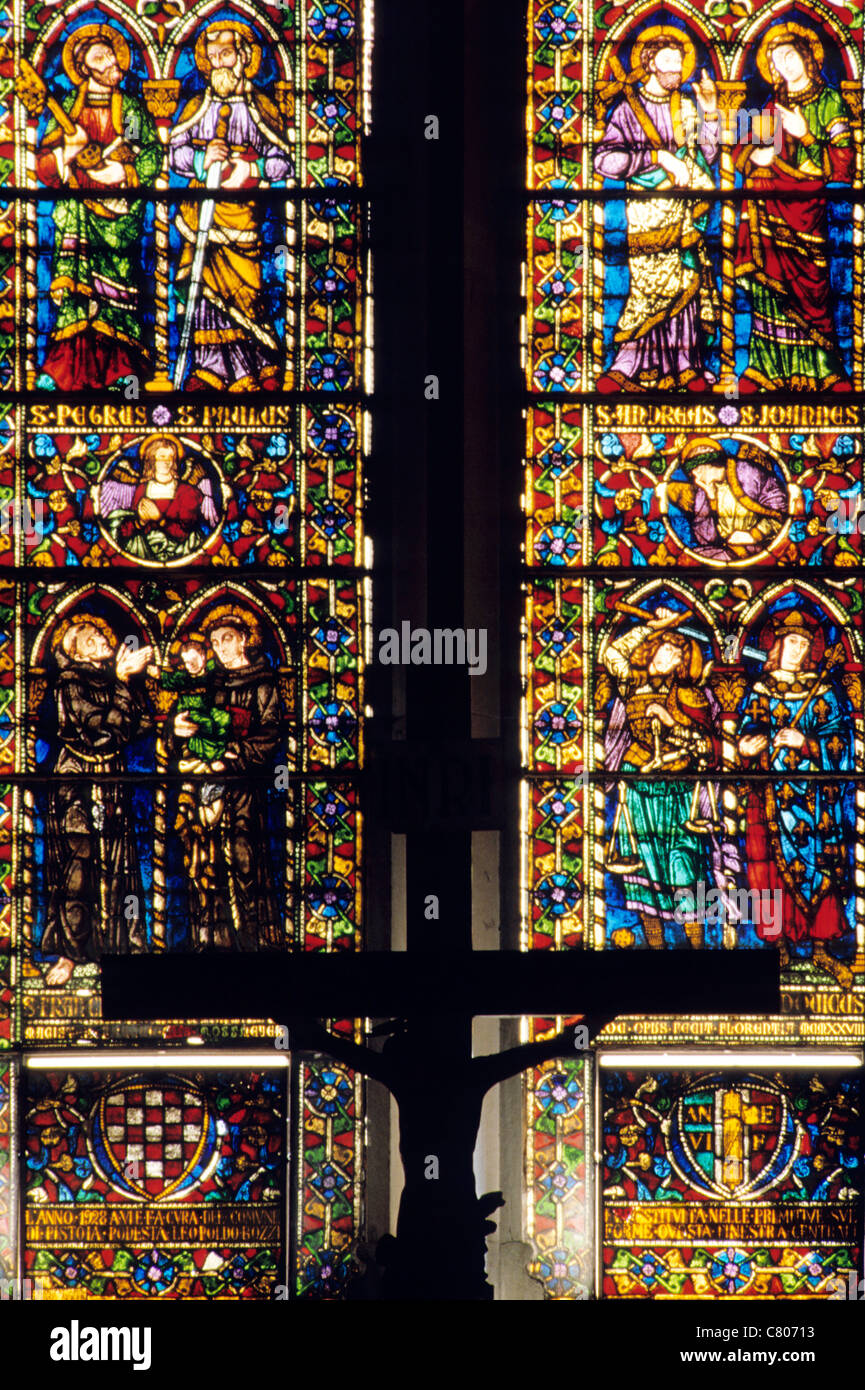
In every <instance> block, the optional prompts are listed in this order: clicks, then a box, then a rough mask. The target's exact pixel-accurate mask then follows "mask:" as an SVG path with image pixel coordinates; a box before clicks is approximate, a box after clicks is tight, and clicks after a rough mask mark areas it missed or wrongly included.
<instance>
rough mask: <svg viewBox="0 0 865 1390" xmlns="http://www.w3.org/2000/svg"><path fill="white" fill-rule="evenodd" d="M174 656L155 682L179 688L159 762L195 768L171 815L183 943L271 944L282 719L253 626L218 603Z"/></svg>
mask: <svg viewBox="0 0 865 1390" xmlns="http://www.w3.org/2000/svg"><path fill="white" fill-rule="evenodd" d="M179 655H180V657H181V659H182V666H183V669H182V670H181V669H179V668H178V670H177V671H176V672H175V673H174V675H173V676H172V675H169V678H168V681H165V679H164V683H166V684H167V685H168V688H171V689H174V690H177V691H178V692H180V693H179V694H178V696H177V700H176V702H175V704H174V706H173V708H172V710H171V711H170V712H169V715H168V718H167V720H166V726H165V731H164V734H163V738H164V740H165V754H166V757H167V759H168V763H169V767H170V768H171V769H172V770H176V771H177V772H179V773H181V774H182V773H188V772H196V773H197V774H199V775H198V776H197V777H196V779H195V781H192V780H190V781H187V782H185V783H184V784H183V785H182V787H181V790H180V793H179V796H178V801H177V814H176V820H175V829H176V831H177V834H178V836H179V838H180V841H181V844H182V846H183V864H184V872H185V877H186V884H187V904H188V914H189V926H190V939H191V943H192V946H193V948H194V949H196V950H204V949H206V948H209V947H216V948H219V949H222V950H263V949H266V948H268V947H276V946H279V945H281V944H282V938H283V929H282V923H281V920H280V917H279V911H278V907H277V904H276V901H275V897H274V893H273V886H272V869H271V867H270V862H269V861H270V855H269V853H268V825H267V790H266V784H267V781H268V778H269V779H270V780H272V771H273V766H274V759H275V754H276V751H277V748H278V747H279V743H280V738H281V735H282V732H283V717H282V707H281V703H280V698H279V690H278V686H277V680H276V676H275V673H274V671H273V668H272V667H271V665H270V663H269V662H268V660H267V658H266V656H265V654H264V651H263V642H262V636H261V632H260V629H259V626H258V623H257V622H256V620H255V619H254V618H253V616H252V615H251V614H250V613H248V612H247V611H246V610H245V609H244V608H242V607H241V606H239V605H237V604H232V603H228V604H222V605H220V606H219V607H218V608H216V609H214V610H213V611H212V612H211V613H210V614H209V615H208V616H207V618H206V619H205V620H204V622H203V624H202V626H201V631H200V633H199V634H193V635H191V637H187V638H186V641H185V646H181V650H180V653H179ZM226 773H227V774H231V775H229V776H225V775H224V774H226ZM208 774H209V775H208ZM243 774H247V776H246V777H244V775H243Z"/></svg>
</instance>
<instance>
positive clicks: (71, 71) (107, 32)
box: [62, 24, 131, 87]
mask: <svg viewBox="0 0 865 1390" xmlns="http://www.w3.org/2000/svg"><path fill="white" fill-rule="evenodd" d="M84 39H98V40H99V41H100V42H101V43H107V44H108V47H109V48H112V49H113V50H114V54H115V57H116V58H117V62H118V64H119V65H120V67H121V68H122V69H123V71H124V72H128V71H129V64H130V61H131V59H130V55H129V44H128V43H127V42H126V40H125V38H124V37H123V35H122V34H120V33H118V31H117V30H116V29H113V28H112V27H111V25H110V24H82V26H81V28H80V29H74V30H73V31H72V33H71V34H70V35H69V38H68V39H67V40H66V42H65V43H64V45H63V55H62V62H63V70H64V72H65V73H66V76H67V77H68V78H69V81H70V82H71V83H72V85H73V87H80V85H81V83H82V82H83V81H84V80H85V79H84V78H83V77H82V76H81V73H80V72H79V71H78V69H77V68H76V66H75V64H74V62H73V61H72V54H73V51H74V50H75V49H76V48H77V47H78V45H79V44H80V43H81V42H82V40H84Z"/></svg>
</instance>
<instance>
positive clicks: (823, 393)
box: [523, 0, 865, 1298]
mask: <svg viewBox="0 0 865 1390" xmlns="http://www.w3.org/2000/svg"><path fill="white" fill-rule="evenodd" d="M528 53H529V58H528V62H529V84H528V90H529V111H528V132H529V152H528V156H529V157H528V192H529V199H528V221H527V286H528V289H527V300H526V327H525V370H526V385H527V389H528V391H529V393H530V400H529V403H528V405H527V408H526V411H525V419H526V426H527V443H526V478H525V487H524V496H525V512H526V535H525V547H524V559H525V563H526V573H525V582H524V592H525V610H524V611H525V618H524V651H525V672H526V681H525V690H524V749H525V758H524V767H525V773H526V782H525V793H524V803H523V807H524V809H523V837H524V861H523V873H524V891H523V905H524V945H525V946H526V948H528V949H549V948H553V949H597V950H600V949H606V950H613V951H638V950H667V949H670V948H673V947H678V948H680V949H686V950H687V949H690V950H700V951H710V950H764V951H765V950H773V951H776V952H777V953H778V956H779V962H780V968H781V1004H782V1013H781V1015H779V1016H778V1017H772V1018H754V1019H729V1018H723V1017H716V1018H712V1017H706V1018H691V1017H686V1016H684V1015H683V1016H676V1017H673V1018H662V1019H653V1018H621V1019H618V1020H617V1021H616V1022H615V1023H614V1024H612V1025H610V1026H609V1027H608V1028H607V1029H605V1030H604V1032H603V1034H602V1035H601V1039H600V1044H599V1045H600V1047H601V1049H602V1052H601V1057H600V1068H594V1070H593V1068H592V1067H590V1066H589V1064H588V1062H585V1061H581V1062H573V1063H567V1064H555V1065H552V1064H551V1065H550V1066H549V1067H547V1068H546V1069H545V1070H544V1071H543V1072H539V1073H538V1074H537V1075H536V1076H535V1077H534V1078H533V1080H532V1083H531V1085H530V1086H529V1093H528V1106H529V1110H528V1123H529V1167H528V1181H529V1185H530V1192H531V1199H530V1222H529V1234H530V1236H531V1238H532V1241H533V1243H534V1248H535V1258H534V1261H533V1264H532V1272H533V1273H534V1274H535V1275H536V1276H537V1277H538V1278H540V1279H541V1280H542V1282H543V1283H544V1286H545V1290H546V1292H547V1295H548V1296H550V1297H554V1298H573V1297H585V1296H587V1295H592V1296H594V1295H597V1296H604V1297H642V1298H652V1297H675V1296H680V1297H700V1298H719V1297H731V1296H733V1297H737V1296H742V1297H752V1296H768V1297H775V1298H785V1297H790V1298H796V1297H818V1298H819V1297H822V1298H826V1297H830V1296H838V1295H837V1293H835V1292H834V1291H835V1288H836V1285H835V1283H833V1280H837V1279H838V1278H840V1277H842V1276H844V1275H845V1271H848V1270H852V1269H856V1268H858V1262H859V1259H860V1253H859V1243H860V1239H861V1231H860V1228H859V1224H858V1222H859V1218H858V1216H857V1215H856V1213H857V1211H858V1205H857V1203H858V1202H859V1200H860V1199H859V1196H858V1195H857V1190H856V1189H857V1183H856V1181H855V1179H854V1178H852V1177H851V1179H850V1181H849V1182H847V1181H846V1177H845V1181H844V1182H842V1184H841V1187H840V1188H838V1189H837V1190H836V1189H835V1188H834V1187H833V1186H832V1184H831V1182H830V1183H829V1184H828V1185H827V1184H826V1183H823V1184H822V1185H821V1184H820V1182H819V1181H817V1175H819V1174H820V1172H821V1171H822V1170H823V1168H824V1166H825V1165H827V1164H831V1163H832V1162H833V1161H834V1159H835V1158H837V1165H836V1168H833V1172H834V1171H836V1170H837V1173H838V1175H841V1174H844V1175H847V1174H854V1173H855V1171H856V1170H857V1168H858V1162H859V1161H858V1159H857V1158H856V1151H855V1142H854V1140H853V1138H852V1134H853V1130H855V1124H854V1120H853V1117H854V1116H855V1114H856V1113H857V1106H858V1104H859V1103H860V1102H859V1099H858V1096H859V1089H860V1088H859V1077H858V1075H857V1073H856V1071H855V1070H854V1071H853V1072H851V1074H850V1075H849V1076H848V1077H847V1079H846V1080H844V1081H843V1083H841V1082H839V1083H837V1084H836V1080H835V1079H834V1078H830V1077H824V1076H823V1075H822V1074H821V1073H820V1066H819V1063H820V1053H819V1047H818V1046H817V1045H818V1044H821V1043H822V1044H824V1045H825V1044H828V1043H834V1044H837V1045H839V1046H841V1045H843V1044H844V1043H845V1041H846V1042H847V1043H851V1044H853V1045H854V1046H858V1047H861V1045H862V1041H863V1033H862V1027H861V1012H862V988H863V921H865V908H863V886H865V875H863V868H862V858H861V856H862V841H863V831H865V790H863V780H862V778H863V770H865V769H863V750H865V739H863V706H862V680H861V672H862V658H863V651H862V600H861V592H860V589H861V585H860V584H859V582H858V574H859V569H860V566H861V555H862V549H861V546H862V541H861V529H860V528H859V526H858V524H857V518H858V515H859V512H860V510H861V493H862V453H863V447H862V406H861V395H860V393H861V391H862V389H863V384H865V383H863V380H862V308H863V306H862V221H863V209H862V165H861V159H862V153H861V152H862V102H861V75H862V24H861V16H860V15H859V14H858V11H855V10H854V9H850V8H845V7H844V6H833V7H832V8H831V10H830V9H829V8H828V7H826V6H825V5H822V4H820V3H819V2H818V3H814V4H811V5H804V4H802V5H800V4H787V3H772V4H760V3H757V4H754V5H748V6H738V5H736V6H728V5H723V4H721V5H716V4H706V5H689V4H671V5H657V4H652V3H647V4H642V5H639V6H636V7H635V6H633V5H631V6H627V7H625V6H622V5H604V6H602V7H598V6H592V5H590V4H582V3H580V0H566V2H565V3H563V4H559V3H555V4H547V3H541V2H540V0H539V3H530V4H529V6H528ZM707 968H710V967H708V957H707ZM553 1022H554V1021H553V1020H535V1021H534V1028H535V1031H536V1032H544V1031H545V1030H547V1029H548V1028H550V1027H551V1026H552V1024H553ZM689 1043H692V1044H700V1045H702V1046H703V1047H707V1048H708V1047H710V1046H711V1045H713V1044H714V1045H716V1046H721V1047H727V1048H729V1047H730V1046H731V1045H732V1044H735V1045H736V1046H739V1047H741V1048H744V1047H745V1046H746V1045H747V1046H748V1048H749V1050H750V1051H753V1049H754V1048H755V1047H759V1048H760V1058H761V1064H762V1068H763V1070H762V1071H760V1073H759V1075H751V1076H749V1077H747V1078H745V1077H744V1076H742V1075H737V1074H736V1073H735V1052H733V1053H731V1054H729V1056H728V1061H727V1062H726V1063H725V1067H727V1066H728V1067H729V1068H730V1070H729V1071H724V1072H723V1073H718V1074H712V1073H711V1071H707V1072H705V1073H689V1074H685V1073H686V1070H687V1069H685V1068H683V1069H682V1075H668V1074H667V1072H661V1071H659V1070H658V1062H657V1060H656V1059H654V1061H653V1056H652V1053H651V1046H652V1045H653V1044H654V1045H660V1046H662V1047H663V1048H664V1049H665V1051H666V1053H668V1054H669V1056H670V1057H671V1058H672V1057H673V1056H674V1049H675V1046H676V1045H677V1044H678V1045H679V1046H682V1045H686V1044H689ZM781 1043H784V1044H787V1045H788V1046H790V1045H797V1046H798V1047H800V1048H801V1049H802V1052H801V1055H800V1059H799V1062H798V1063H797V1066H798V1065H801V1066H803V1067H807V1066H808V1065H810V1066H811V1067H812V1070H813V1075H812V1077H811V1080H810V1081H808V1082H807V1083H806V1084H803V1081H804V1077H805V1076H806V1075H807V1072H803V1073H801V1076H800V1073H799V1072H798V1071H795V1072H790V1073H789V1074H783V1075H782V1074H781V1072H779V1071H775V1070H774V1069H773V1067H772V1058H773V1052H772V1049H773V1047H777V1046H778V1045H779V1044H781ZM623 1046H626V1047H627V1050H628V1062H627V1064H625V1063H624V1062H622V1064H621V1065H619V1064H617V1060H616V1058H617V1051H616V1049H617V1048H619V1049H621V1048H622V1047H623ZM635 1048H636V1049H637V1051H638V1052H639V1050H640V1049H644V1051H643V1053H642V1055H643V1056H644V1057H645V1058H646V1064H645V1066H644V1067H641V1068H635V1070H634V1071H633V1072H631V1071H629V1069H628V1068H629V1067H630V1066H631V1065H632V1063H633V1061H634V1049H635ZM809 1048H810V1049H814V1050H813V1051H810V1052H809V1051H808V1049H809ZM725 1055H726V1054H725ZM670 1065H671V1066H672V1065H673V1063H672V1062H671V1063H670ZM653 1066H654V1069H653ZM625 1097H627V1104H626V1103H625V1099H624V1098H625ZM830 1097H832V1098H833V1099H832V1102H831V1104H829V1098H830ZM818 1098H819V1103H820V1104H823V1099H824V1098H825V1099H826V1103H827V1104H829V1109H830V1110H831V1105H832V1104H836V1105H837V1106H839V1107H840V1108H841V1110H843V1112H844V1114H845V1116H846V1119H845V1121H844V1125H842V1126H840V1127H839V1126H838V1125H837V1124H836V1122H835V1120H834V1119H831V1118H829V1111H828V1110H827V1112H826V1116H825V1117H823V1118H821V1119H819V1120H818V1119H814V1120H813V1123H812V1124H811V1125H810V1127H806V1129H802V1130H801V1132H800V1130H799V1129H796V1128H795V1126H796V1124H798V1123H799V1120H798V1119H797V1120H795V1121H794V1120H792V1119H790V1117H791V1116H799V1117H801V1116H803V1115H804V1114H805V1113H806V1112H807V1113H810V1109H811V1108H812V1107H813V1106H814V1105H815V1104H817V1103H818ZM623 1106H624V1108H622V1107H623ZM641 1106H643V1107H645V1108H644V1109H642V1110H641V1109H640V1107H641ZM628 1107H630V1108H628ZM839 1113H840V1112H839ZM821 1114H822V1112H821ZM785 1116H786V1117H787V1118H786V1119H785V1118H784V1117H785ZM824 1119H825V1126H824ZM784 1124H793V1125H794V1129H792V1130H791V1131H790V1139H789V1142H786V1141H784V1140H783V1135H782V1130H783V1126H784ZM761 1126H762V1128H761ZM845 1126H846V1129H845ZM851 1127H852V1128H851ZM758 1129H759V1130H760V1132H759V1133H758ZM842 1129H844V1132H845V1133H846V1134H847V1136H848V1138H847V1139H846V1140H844V1139H842V1138H841V1130H842ZM806 1131H807V1136H808V1137H807V1138H806V1137H805V1136H806ZM701 1136H702V1137H701ZM713 1136H714V1137H713ZM836 1140H838V1141H839V1142H840V1143H841V1147H842V1149H844V1155H845V1156H844V1157H843V1158H841V1157H838V1156H837V1155H836V1154H835V1151H834V1150H832V1158H831V1159H830V1157H829V1149H827V1148H825V1144H826V1143H828V1144H829V1145H830V1147H831V1145H832V1144H834V1143H835V1142H836ZM848 1141H849V1142H848ZM815 1143H816V1145H817V1149H816V1150H814V1149H813V1148H812V1147H810V1146H811V1145H813V1144H815ZM593 1148H594V1149H596V1150H597V1151H603V1154H604V1159H603V1163H602V1165H601V1167H600V1168H599V1169H598V1170H597V1172H593V1170H592V1165H591V1163H590V1162H589V1161H588V1160H587V1158H586V1154H587V1153H588V1154H591V1153H592V1151H593ZM771 1153H776V1154H777V1155H778V1156H779V1157H778V1162H779V1163H780V1165H781V1166H780V1168H779V1169H778V1171H777V1173H776V1172H775V1171H774V1169H772V1166H771V1162H770V1159H769V1155H770V1154H771ZM794 1153H795V1154H796V1155H798V1156H797V1157H796V1159H795V1162H794V1161H793V1159H792V1155H793V1154H794ZM688 1154H690V1158H689V1157H687V1155H688ZM783 1155H786V1157H784V1158H783V1162H782V1161H781V1156H783ZM772 1161H774V1160H772ZM688 1164H690V1167H688ZM785 1164H786V1165H787V1166H786V1167H785V1166H784V1165H785ZM767 1165H768V1166H767ZM791 1165H792V1166H791ZM782 1170H783V1171H782ZM770 1172H771V1174H772V1176H771V1178H770ZM761 1173H762V1176H761ZM700 1174H703V1176H702V1177H701V1176H700ZM734 1176H735V1181H734V1180H733V1179H734ZM764 1179H765V1181H764ZM790 1182H792V1184H793V1186H792V1187H790V1186H788V1185H787V1184H788V1183H790ZM814 1182H816V1186H815V1187H812V1186H811V1184H812V1183H814ZM707 1183H708V1184H709V1187H711V1200H712V1201H713V1202H714V1203H715V1205H714V1207H713V1208H711V1210H710V1204H709V1203H710V1194H709V1187H707V1186H706V1184H707ZM712 1184H714V1186H712ZM701 1192H702V1194H703V1195H702V1197H701V1196H700V1193H701ZM758 1193H760V1194H762V1195H761V1197H760V1201H761V1203H762V1206H761V1211H762V1210H763V1208H765V1213H766V1215H765V1222H764V1228H763V1229H761V1231H760V1233H759V1235H758V1236H757V1237H756V1245H755V1244H754V1242H753V1241H750V1240H749V1237H748V1235H747V1228H748V1222H749V1220H751V1219H752V1217H751V1215H749V1214H752V1213H753V1212H754V1211H755V1210H756V1207H755V1205H754V1204H755V1203H756V1202H757V1194H758ZM811 1202H815V1203H817V1207H816V1208H814V1210H819V1213H820V1222H821V1223H822V1224H821V1226H820V1229H821V1231H822V1232H823V1235H824V1236H825V1241H824V1242H823V1244H820V1247H819V1249H818V1248H816V1246H815V1241H816V1236H814V1237H812V1236H811V1234H810V1229H811V1228H809V1226H808V1221H809V1220H810V1219H811V1218H810V1216H809V1210H810V1209H809V1208H808V1206H807V1204H808V1203H811ZM701 1203H702V1205H701ZM788 1204H789V1205H788ZM797 1204H801V1205H797ZM784 1211H788V1212H789V1213H791V1214H792V1213H793V1212H794V1211H795V1213H796V1219H795V1220H793V1219H792V1217H791V1220H790V1221H789V1222H788V1223H787V1225H786V1226H785V1221H784V1219H783V1218H782V1212H784ZM712 1212H714V1215H712ZM595 1215H597V1220H598V1222H599V1223H600V1225H599V1229H600V1230H601V1244H602V1246H603V1250H599V1249H598V1248H596V1246H595V1242H594V1241H593V1238H592V1234H591V1233H592V1229H593V1226H594V1217H595ZM713 1222H714V1224H713ZM836 1237H837V1238H836ZM821 1239H822V1237H821ZM818 1244H819V1242H818ZM725 1249H726V1250H727V1254H728V1256H729V1258H726V1262H725V1258H722V1255H723V1251H724V1250H725ZM728 1266H729V1267H728ZM734 1266H735V1267H734Z"/></svg>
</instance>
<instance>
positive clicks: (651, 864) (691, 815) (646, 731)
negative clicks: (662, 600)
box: [601, 603, 720, 950]
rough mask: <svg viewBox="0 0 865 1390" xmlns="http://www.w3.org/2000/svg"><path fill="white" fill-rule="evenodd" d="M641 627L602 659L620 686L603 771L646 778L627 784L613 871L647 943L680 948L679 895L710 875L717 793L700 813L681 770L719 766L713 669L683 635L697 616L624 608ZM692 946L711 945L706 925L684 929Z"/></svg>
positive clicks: (622, 788)
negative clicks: (710, 684) (676, 936)
mask: <svg viewBox="0 0 865 1390" xmlns="http://www.w3.org/2000/svg"><path fill="white" fill-rule="evenodd" d="M617 607H618V608H619V610H620V611H624V612H626V613H631V614H634V615H635V616H636V615H638V616H639V617H640V618H641V619H642V621H641V622H640V623H638V624H637V625H636V626H635V627H632V628H631V629H630V630H629V631H627V632H625V633H624V634H623V635H622V636H620V637H617V638H615V639H614V640H613V641H611V642H610V643H609V644H608V646H607V647H606V649H605V650H604V652H603V654H602V658H601V659H602V661H603V664H604V666H605V667H606V669H607V671H608V672H609V674H610V675H611V676H612V677H613V680H614V681H615V684H616V687H617V689H618V698H617V699H616V700H615V702H614V706H613V711H612V715H611V717H610V721H609V726H608V729H607V738H606V747H605V766H606V768H607V769H608V770H618V769H622V770H623V771H628V772H634V773H638V774H639V776H637V777H634V778H628V779H627V780H625V779H622V781H621V782H620V784H619V787H618V793H617V794H618V802H617V805H616V811H615V818H614V821H613V827H612V836H611V845H610V852H609V853H608V857H607V869H608V871H609V872H611V873H618V874H622V875H623V876H624V877H623V886H624V893H625V901H626V906H627V907H628V909H629V910H630V911H631V912H633V913H635V914H636V915H637V917H638V918H639V920H640V923H641V925H642V928H643V932H644V935H645V939H646V945H647V946H649V947H650V948H651V949H654V950H661V949H663V947H664V946H665V945H673V944H675V943H674V942H673V941H672V940H669V939H666V937H667V934H668V933H669V932H670V931H672V930H673V923H674V921H676V920H678V919H677V917H676V907H677V898H676V893H677V890H679V889H683V890H687V892H688V893H691V894H693V892H694V887H695V885H696V884H697V883H699V882H700V881H701V880H705V879H707V878H708V877H709V874H710V871H711V866H712V847H711V844H710V842H709V839H708V838H707V837H708V834H709V832H710V831H711V830H712V828H713V822H714V819H715V817H716V815H717V807H716V804H714V787H713V786H712V784H711V783H709V784H707V786H706V791H705V794H704V799H705V801H706V805H705V806H703V807H702V808H701V806H700V801H699V792H698V790H697V784H694V783H692V782H690V781H679V780H677V778H676V776H675V774H676V773H677V772H684V771H688V772H699V771H701V770H702V769H706V770H711V769H713V768H715V767H717V766H718V759H719V756H720V737H719V730H718V706H717V702H716V701H715V700H714V697H713V696H712V695H711V693H710V692H709V691H708V690H706V689H705V688H704V683H705V678H706V676H707V674H708V665H707V664H706V663H705V662H704V660H703V655H702V653H701V650H700V643H699V642H698V641H696V640H694V638H693V637H690V636H685V635H684V634H683V633H682V632H681V631H680V630H679V631H677V629H681V628H682V625H683V623H684V621H685V620H686V619H687V618H690V617H692V615H691V614H690V613H689V612H688V611H687V610H685V611H680V612H676V611H673V610H672V609H670V608H666V607H663V606H661V607H659V608H658V609H657V610H656V611H655V612H654V613H650V612H647V611H645V610H644V609H643V608H642V607H639V608H635V607H632V606H631V605H629V604H624V603H621V604H618V605H617ZM683 925H684V929H685V934H686V936H687V939H688V941H689V943H690V945H691V946H693V947H696V948H699V947H701V946H703V945H704V924H703V923H702V922H700V921H698V920H697V919H696V916H694V917H693V919H692V920H688V919H686V920H685V921H684V923H683Z"/></svg>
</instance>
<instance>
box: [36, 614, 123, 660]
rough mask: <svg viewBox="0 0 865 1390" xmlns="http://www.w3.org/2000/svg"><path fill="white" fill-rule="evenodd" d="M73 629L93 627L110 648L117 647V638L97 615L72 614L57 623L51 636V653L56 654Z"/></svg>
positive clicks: (111, 629)
mask: <svg viewBox="0 0 865 1390" xmlns="http://www.w3.org/2000/svg"><path fill="white" fill-rule="evenodd" d="M73 627H95V628H96V631H97V632H101V633H102V636H103V637H104V638H105V640H106V642H108V644H109V645H110V646H111V647H112V648H114V647H116V646H117V636H116V634H115V632H114V630H113V628H111V627H110V626H109V624H108V623H107V622H106V621H105V619H104V618H100V617H99V615H98V614H94V613H72V614H70V616H69V617H68V618H64V619H63V621H62V622H60V623H58V624H57V626H56V628H55V629H54V631H53V633H52V634H51V650H52V651H53V652H56V650H57V648H58V647H59V646H61V645H62V643H63V642H64V641H65V639H66V636H67V634H68V633H69V632H70V631H71V630H72V628H73ZM65 650H66V649H65V647H64V651H65Z"/></svg>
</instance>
